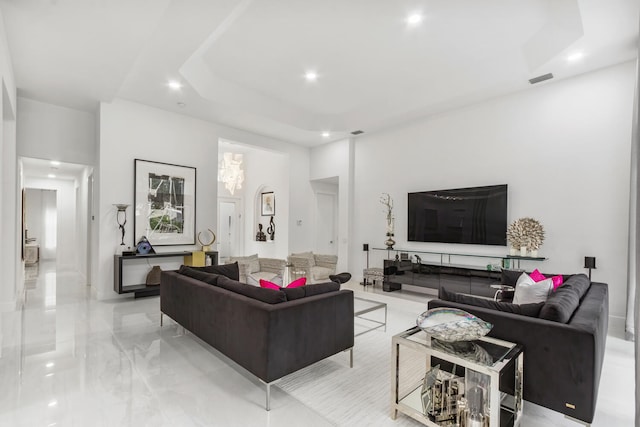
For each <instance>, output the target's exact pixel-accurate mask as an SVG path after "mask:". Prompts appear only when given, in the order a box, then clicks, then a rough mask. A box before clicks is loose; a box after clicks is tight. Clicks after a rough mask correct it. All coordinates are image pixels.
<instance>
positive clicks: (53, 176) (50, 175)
mask: <svg viewBox="0 0 640 427" xmlns="http://www.w3.org/2000/svg"><path fill="white" fill-rule="evenodd" d="M47 177H48V178H55V177H56V176H55V175H54V174H52V173H50V174H49V175H47Z"/></svg>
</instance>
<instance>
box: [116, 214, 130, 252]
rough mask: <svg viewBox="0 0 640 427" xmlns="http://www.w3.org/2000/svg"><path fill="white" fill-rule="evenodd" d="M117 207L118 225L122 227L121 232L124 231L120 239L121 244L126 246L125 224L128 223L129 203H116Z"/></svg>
mask: <svg viewBox="0 0 640 427" xmlns="http://www.w3.org/2000/svg"><path fill="white" fill-rule="evenodd" d="M113 206H115V207H116V209H118V211H117V212H116V221H117V222H118V227H119V228H120V232H121V233H122V237H121V239H120V240H121V241H120V246H125V244H124V234H125V229H124V226H125V224H126V223H127V208H128V207H129V205H128V204H125V203H114V205H113Z"/></svg>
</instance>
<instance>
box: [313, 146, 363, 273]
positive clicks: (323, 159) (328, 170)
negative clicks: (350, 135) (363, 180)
mask: <svg viewBox="0 0 640 427" xmlns="http://www.w3.org/2000/svg"><path fill="white" fill-rule="evenodd" d="M353 147H354V142H353V140H351V139H345V140H342V141H336V142H332V143H329V144H324V145H321V146H319V147H314V148H312V149H311V174H310V178H311V180H323V179H327V178H333V177H338V208H339V212H338V265H337V267H336V269H337V271H348V267H347V266H348V265H349V245H350V243H351V242H350V240H349V235H350V232H351V228H350V218H351V212H352V202H353V198H352V185H353V154H352V152H353ZM314 206H315V204H314ZM314 224H315V221H314Z"/></svg>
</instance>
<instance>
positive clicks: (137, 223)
mask: <svg viewBox="0 0 640 427" xmlns="http://www.w3.org/2000/svg"><path fill="white" fill-rule="evenodd" d="M134 177H135V178H134V185H135V187H134V199H133V205H134V208H135V212H134V214H135V215H134V222H133V239H134V240H133V241H134V242H139V241H140V239H141V238H142V237H143V236H144V237H146V238H147V240H148V241H149V243H150V244H151V245H153V246H172V245H194V244H195V242H196V241H195V230H196V168H195V167H191V166H181V165H175V164H171V163H162V162H155V161H151V160H142V159H135V160H134Z"/></svg>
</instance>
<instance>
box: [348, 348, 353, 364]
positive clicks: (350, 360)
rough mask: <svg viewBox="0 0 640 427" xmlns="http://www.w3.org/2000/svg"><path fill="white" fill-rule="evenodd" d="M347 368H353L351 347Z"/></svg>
mask: <svg viewBox="0 0 640 427" xmlns="http://www.w3.org/2000/svg"><path fill="white" fill-rule="evenodd" d="M349 367H350V368H353V347H351V348H350V349H349Z"/></svg>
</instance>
